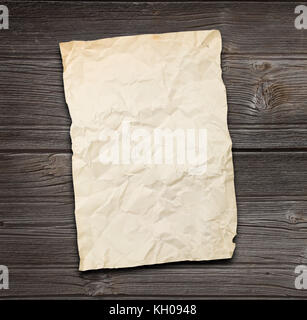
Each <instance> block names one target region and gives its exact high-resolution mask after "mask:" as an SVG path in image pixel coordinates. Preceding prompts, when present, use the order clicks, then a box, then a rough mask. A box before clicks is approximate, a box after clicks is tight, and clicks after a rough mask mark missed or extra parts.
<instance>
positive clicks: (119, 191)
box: [60, 30, 237, 270]
mask: <svg viewBox="0 0 307 320" xmlns="http://www.w3.org/2000/svg"><path fill="white" fill-rule="evenodd" d="M60 49H61V54H62V59H63V66H64V87H65V97H66V101H67V104H68V107H69V111H70V115H71V118H72V125H71V139H72V149H73V158H72V165H73V184H74V192H75V215H76V223H77V232H78V247H79V255H80V270H88V269H99V268H123V267H133V266H139V265H148V264H157V263H165V262H174V261H184V260H212V259H225V258H231V257H232V254H233V251H234V248H235V245H234V243H233V241H232V240H233V237H234V236H235V234H236V225H237V213H236V201H235V190H234V181H233V164H232V154H231V145H232V144H231V139H230V136H229V132H228V128H227V101H226V91H225V87H224V84H223V81H222V78H221V66H220V53H221V36H220V33H219V31H217V30H210V31H191V32H176V33H166V34H155V35H137V36H126V37H116V38H109V39H102V40H97V41H71V42H66V43H61V44H60Z"/></svg>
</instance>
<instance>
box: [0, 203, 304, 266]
mask: <svg viewBox="0 0 307 320" xmlns="http://www.w3.org/2000/svg"><path fill="white" fill-rule="evenodd" d="M306 231H307V201H295V200H292V201H290V200H286V201H280V200H279V201H276V199H275V201H274V200H273V199H270V200H268V201H265V199H262V200H260V201H259V200H253V199H239V200H238V235H237V237H236V239H235V242H236V244H237V248H236V251H235V255H234V257H233V259H232V260H231V261H215V262H210V263H209V264H210V266H216V267H222V266H226V265H227V266H228V267H229V268H233V267H235V266H242V265H246V267H247V268H250V267H257V268H258V267H264V266H266V267H267V268H268V269H270V268H273V267H280V265H287V266H289V265H291V266H293V268H294V266H295V265H297V264H307V255H306V245H307V233H306ZM0 257H1V263H3V264H6V265H8V266H11V267H17V266H18V267H20V266H24V267H25V266H27V267H30V266H32V267H39V266H40V267H47V266H48V267H52V266H57V267H60V266H61V267H64V266H65V267H74V268H76V269H77V268H78V252H77V242H76V228H75V219H74V205H73V199H72V198H64V197H63V198H59V197H57V198H47V199H46V198H42V199H40V198H37V199H29V198H22V199H20V200H19V201H17V202H14V200H12V201H11V202H10V201H9V200H7V199H5V200H3V201H2V202H1V205H0ZM207 264H208V263H190V262H181V263H175V264H168V267H169V268H173V267H174V268H178V267H180V268H181V267H185V268H188V267H195V266H198V267H200V266H203V267H206V266H207ZM161 268H162V269H163V268H164V267H161Z"/></svg>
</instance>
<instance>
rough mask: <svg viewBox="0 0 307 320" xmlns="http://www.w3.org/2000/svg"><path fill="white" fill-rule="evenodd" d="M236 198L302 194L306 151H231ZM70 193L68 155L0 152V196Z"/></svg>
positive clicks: (305, 188) (304, 193)
mask: <svg viewBox="0 0 307 320" xmlns="http://www.w3.org/2000/svg"><path fill="white" fill-rule="evenodd" d="M233 155H234V168H235V185H236V194H237V196H239V197H242V196H244V197H249V196H250V197H262V196H264V197H265V196H278V197H282V196H288V197H290V198H291V197H294V196H306V193H307V184H306V181H307V172H306V166H307V153H306V152H263V153H261V152H260V153H259V152H234V154H233ZM60 195H61V196H72V195H73V189H72V177H71V154H62V153H41V154H39V153H38V154H36V153H35V154H34V153H20V154H14V153H9V154H5V153H2V154H0V198H7V197H13V198H14V197H24V196H30V197H31V196H37V197H38V196H39V197H44V196H60Z"/></svg>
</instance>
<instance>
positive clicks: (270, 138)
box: [0, 124, 307, 153]
mask: <svg viewBox="0 0 307 320" xmlns="http://www.w3.org/2000/svg"><path fill="white" fill-rule="evenodd" d="M229 130H230V135H231V138H232V143H233V150H234V151H237V150H240V151H244V150H245V149H253V150H255V151H257V150H259V151H261V150H264V151H265V150H271V149H292V150H302V149H306V148H307V127H306V128H304V126H296V125H275V126H270V127H269V128H268V126H267V125H262V126H253V127H252V128H249V127H248V125H247V128H244V127H243V124H242V125H230V126H229ZM0 140H1V145H0V152H2V153H4V152H14V153H15V152H39V151H41V152H63V153H65V152H66V153H71V139H70V134H69V127H65V126H63V127H62V126H57V127H56V126H35V127H31V126H17V127H16V126H7V127H2V128H1V127H0Z"/></svg>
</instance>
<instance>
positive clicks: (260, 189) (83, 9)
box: [0, 1, 307, 299]
mask: <svg viewBox="0 0 307 320" xmlns="http://www.w3.org/2000/svg"><path fill="white" fill-rule="evenodd" d="M6 3H7V5H8V7H9V10H10V29H9V30H0V111H1V112H0V264H7V265H8V266H9V268H10V290H0V299H1V298H8V297H9V298H18V297H22V298H29V297H35V298H44V297H51V298H58V297H62V298H67V297H71V298H85V299H87V298H133V297H140V298H152V297H155V298H161V297H162V298H167V297H175V298H182V297H188V298H191V297H197V298H205V299H206V298H224V299H225V298H226V299H227V298H242V297H247V298H276V297H278V298H307V291H306V290H305V291H304V290H296V289H295V287H294V279H295V276H296V275H295V273H294V269H295V267H296V266H297V265H299V264H305V265H307V232H306V228H307V216H306V212H307V211H306V209H307V208H306V205H307V172H306V166H307V152H306V151H307V150H306V147H307V145H306V144H307V142H306V141H307V139H306V138H307V41H306V39H307V30H296V29H295V27H294V19H295V14H294V8H295V6H296V5H297V4H301V3H293V2H288V3H274V2H272V3H267V2H258V3H257V2H253V3H250V2H245V3H235V2H210V3H209V2H207V3H206V2H198V3H195V2H194V3H192V2H185V3H181V2H180V3H179V2H177V3H175V2H172V3H161V2H160V3H122V2H121V3H102V2H81V1H77V2H52V1H50V2H45V3H35V2H18V1H8V2H6ZM213 28H216V29H219V30H221V33H222V37H223V53H222V68H223V78H224V81H225V84H226V88H227V96H228V105H229V114H228V121H229V128H230V133H231V137H232V139H233V149H234V166H235V184H236V193H237V200H238V235H237V237H236V239H235V242H236V243H237V249H236V251H235V255H234V257H233V259H231V260H227V261H226V260H223V261H212V262H198V263H196V262H179V263H174V264H166V265H158V266H147V267H139V268H131V269H123V270H100V271H94V272H85V273H81V272H79V271H78V270H77V268H78V251H77V243H76V228H75V221H74V212H73V211H74V204H73V189H72V178H71V150H70V138H69V126H70V117H69V113H68V109H67V106H66V104H65V99H64V92H63V83H62V66H61V59H60V54H59V49H58V43H59V42H61V41H70V40H73V39H74V40H77V39H80V40H93V39H98V38H104V37H110V36H118V35H131V34H141V33H157V32H158V33H160V32H171V31H184V30H200V29H213Z"/></svg>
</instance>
